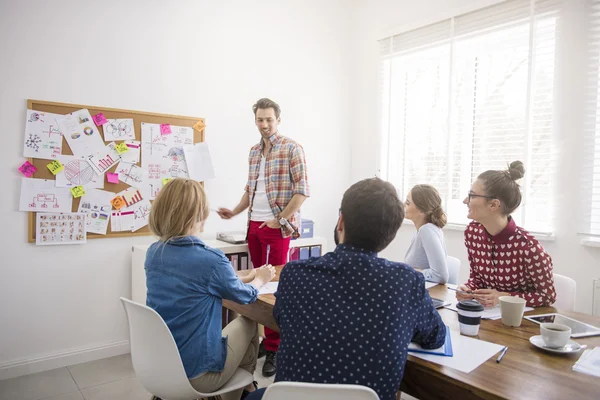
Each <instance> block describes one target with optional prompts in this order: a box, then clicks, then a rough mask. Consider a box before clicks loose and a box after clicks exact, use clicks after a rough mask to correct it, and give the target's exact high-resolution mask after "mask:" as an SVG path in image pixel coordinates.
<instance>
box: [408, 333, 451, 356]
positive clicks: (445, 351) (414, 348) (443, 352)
mask: <svg viewBox="0 0 600 400" xmlns="http://www.w3.org/2000/svg"><path fill="white" fill-rule="evenodd" d="M408 351H409V352H411V353H425V354H434V355H438V356H446V357H452V356H453V355H454V353H453V352H452V338H451V337H450V328H448V326H446V340H445V341H444V345H443V346H441V347H438V348H437V349H424V348H422V347H421V346H419V345H418V344H416V343H412V342H411V343H410V344H409V345H408Z"/></svg>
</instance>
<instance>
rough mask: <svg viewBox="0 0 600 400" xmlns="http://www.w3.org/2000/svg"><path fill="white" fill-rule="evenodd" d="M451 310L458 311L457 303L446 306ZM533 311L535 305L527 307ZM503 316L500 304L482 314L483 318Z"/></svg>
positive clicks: (526, 308) (526, 309) (527, 309)
mask: <svg viewBox="0 0 600 400" xmlns="http://www.w3.org/2000/svg"><path fill="white" fill-rule="evenodd" d="M446 308H447V309H449V310H452V311H458V310H457V309H456V303H452V304H451V305H449V306H447V307H446ZM527 311H533V307H525V311H524V312H527ZM500 318H502V315H501V313H500V305H497V306H495V307H492V308H486V309H484V310H483V314H481V319H500Z"/></svg>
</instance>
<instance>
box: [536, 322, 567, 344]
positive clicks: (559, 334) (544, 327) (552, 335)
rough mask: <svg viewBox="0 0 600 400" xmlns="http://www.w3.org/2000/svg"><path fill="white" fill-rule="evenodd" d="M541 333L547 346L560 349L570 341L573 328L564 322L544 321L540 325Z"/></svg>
mask: <svg viewBox="0 0 600 400" xmlns="http://www.w3.org/2000/svg"><path fill="white" fill-rule="evenodd" d="M540 334H541V335H542V340H543V341H544V344H545V345H546V347H549V348H551V349H558V348H561V347H565V345H566V344H567V343H568V342H569V338H570V337H571V328H569V327H568V326H567V325H563V324H554V323H552V324H550V323H544V324H541V325H540Z"/></svg>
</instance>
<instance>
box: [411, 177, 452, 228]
mask: <svg viewBox="0 0 600 400" xmlns="http://www.w3.org/2000/svg"><path fill="white" fill-rule="evenodd" d="M410 196H411V197H412V201H413V203H414V205H415V206H416V207H417V208H418V209H419V210H421V212H423V213H425V215H426V218H427V222H430V223H432V224H434V225H435V226H437V227H439V228H443V227H444V226H445V225H446V222H447V221H448V219H447V217H446V213H445V212H444V209H443V208H442V198H441V197H440V193H439V192H438V191H437V189H436V188H434V187H433V186H431V185H416V186H415V187H413V188H412V189H411V190H410Z"/></svg>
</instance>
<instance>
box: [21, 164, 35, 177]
mask: <svg viewBox="0 0 600 400" xmlns="http://www.w3.org/2000/svg"><path fill="white" fill-rule="evenodd" d="M19 171H21V173H22V174H23V175H25V176H26V177H28V178H31V175H33V174H34V173H35V171H37V168H36V167H34V166H33V164H31V163H30V162H29V161H25V162H24V163H23V165H21V166H20V167H19Z"/></svg>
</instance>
